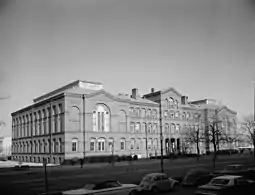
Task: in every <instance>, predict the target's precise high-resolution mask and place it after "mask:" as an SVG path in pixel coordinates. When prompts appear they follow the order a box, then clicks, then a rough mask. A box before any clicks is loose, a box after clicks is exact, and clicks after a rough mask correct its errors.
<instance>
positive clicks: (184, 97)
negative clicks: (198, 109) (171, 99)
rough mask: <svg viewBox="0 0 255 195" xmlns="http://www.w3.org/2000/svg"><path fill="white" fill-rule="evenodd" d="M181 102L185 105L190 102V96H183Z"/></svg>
mask: <svg viewBox="0 0 255 195" xmlns="http://www.w3.org/2000/svg"><path fill="white" fill-rule="evenodd" d="M181 102H182V104H183V105H186V104H188V96H182V97H181Z"/></svg>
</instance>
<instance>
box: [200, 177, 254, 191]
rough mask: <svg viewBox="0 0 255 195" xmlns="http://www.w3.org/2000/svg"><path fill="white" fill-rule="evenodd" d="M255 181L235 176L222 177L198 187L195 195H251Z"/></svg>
mask: <svg viewBox="0 0 255 195" xmlns="http://www.w3.org/2000/svg"><path fill="white" fill-rule="evenodd" d="M254 184H255V181H253V180H247V179H244V178H243V177H242V176H237V175H224V176H219V177H216V178H214V179H212V180H211V181H210V182H209V183H208V184H206V185H203V186H200V187H198V189H197V191H196V192H195V194H196V195H240V194H245V195H252V194H254V191H255V188H254V187H255V185H254Z"/></svg>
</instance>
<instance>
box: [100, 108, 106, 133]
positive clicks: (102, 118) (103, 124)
mask: <svg viewBox="0 0 255 195" xmlns="http://www.w3.org/2000/svg"><path fill="white" fill-rule="evenodd" d="M101 115H102V122H101V124H102V128H101V130H102V131H104V125H105V124H104V112H102V113H101Z"/></svg>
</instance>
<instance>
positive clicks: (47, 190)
mask: <svg viewBox="0 0 255 195" xmlns="http://www.w3.org/2000/svg"><path fill="white" fill-rule="evenodd" d="M43 167H44V185H45V194H48V192H49V187H48V177H47V159H46V158H43Z"/></svg>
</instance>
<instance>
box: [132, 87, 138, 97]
mask: <svg viewBox="0 0 255 195" xmlns="http://www.w3.org/2000/svg"><path fill="white" fill-rule="evenodd" d="M131 97H132V98H134V99H136V98H137V97H138V89H137V88H134V89H132V95H131Z"/></svg>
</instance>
